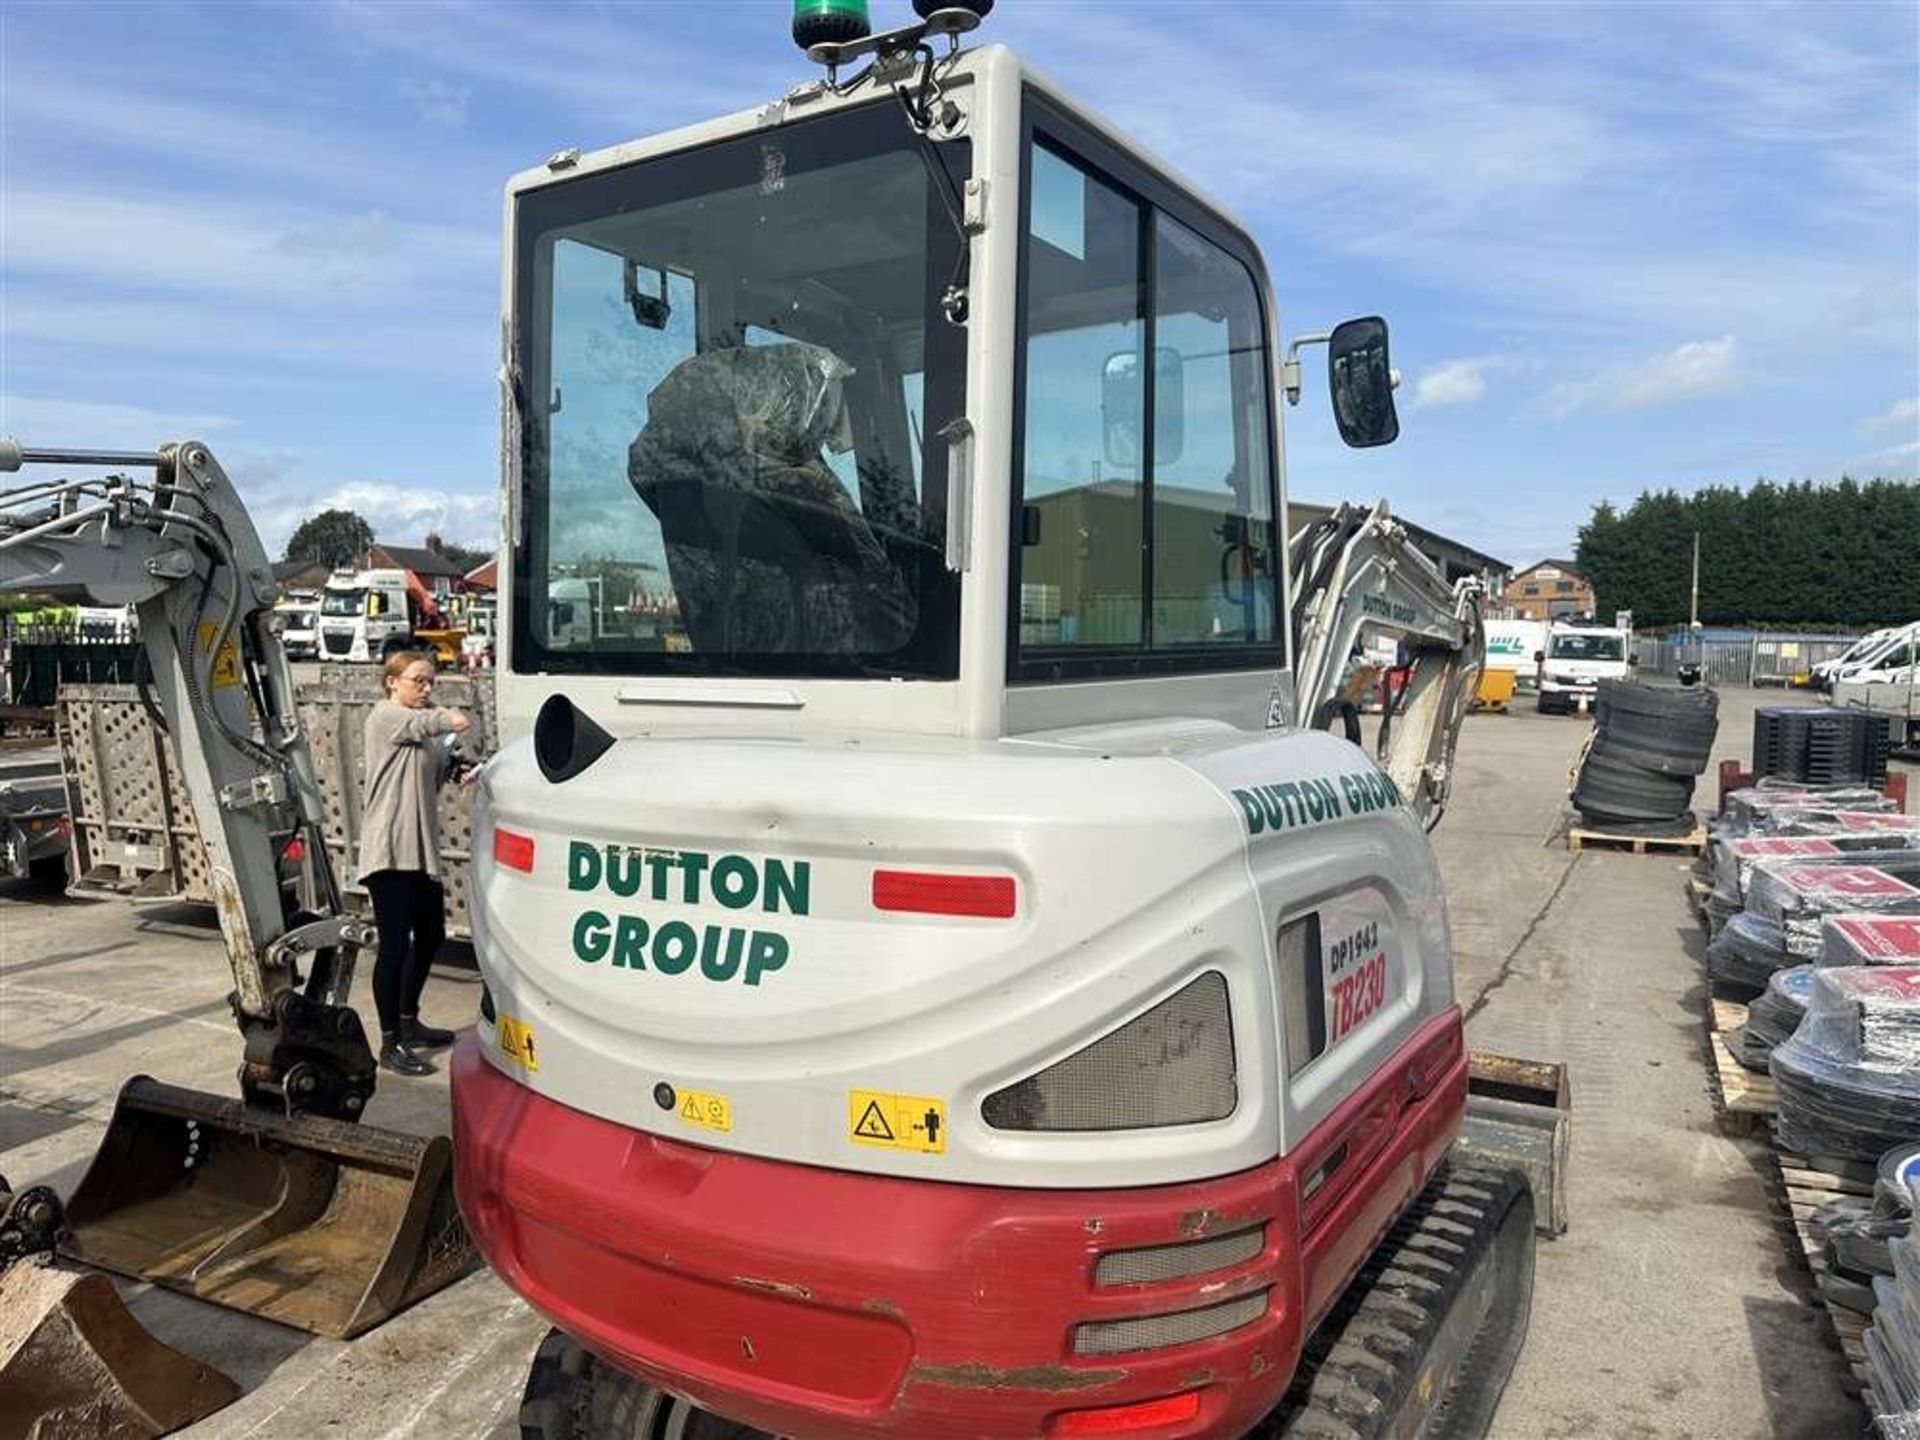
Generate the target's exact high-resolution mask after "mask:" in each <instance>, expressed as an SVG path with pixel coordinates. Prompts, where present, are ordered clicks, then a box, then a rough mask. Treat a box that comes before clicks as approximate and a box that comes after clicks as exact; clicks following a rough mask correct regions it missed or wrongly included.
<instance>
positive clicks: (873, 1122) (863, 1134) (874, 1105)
mask: <svg viewBox="0 0 1920 1440" xmlns="http://www.w3.org/2000/svg"><path fill="white" fill-rule="evenodd" d="M853 1133H854V1134H856V1135H858V1136H859V1137H860V1138H861V1139H863V1140H891V1139H893V1138H894V1134H893V1127H892V1126H891V1125H889V1124H887V1117H886V1116H885V1115H882V1114H881V1113H880V1102H879V1101H877V1100H869V1101H867V1108H866V1109H865V1110H862V1111H861V1112H860V1123H859V1124H858V1125H856V1126H854V1127H853Z"/></svg>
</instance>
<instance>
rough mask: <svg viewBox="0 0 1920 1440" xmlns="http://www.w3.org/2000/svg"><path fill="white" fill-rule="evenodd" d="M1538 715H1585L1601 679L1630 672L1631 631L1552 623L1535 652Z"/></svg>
mask: <svg viewBox="0 0 1920 1440" xmlns="http://www.w3.org/2000/svg"><path fill="white" fill-rule="evenodd" d="M1533 658H1534V660H1535V661H1536V662H1537V663H1538V664H1539V667H1540V670H1539V674H1540V694H1539V698H1538V700H1537V701H1536V702H1535V703H1536V704H1537V706H1538V707H1539V710H1540V713H1541V714H1542V715H1546V714H1552V713H1556V712H1557V713H1559V714H1572V713H1573V712H1575V711H1579V712H1580V713H1582V714H1585V713H1586V711H1587V710H1588V709H1589V708H1590V707H1591V706H1592V704H1593V697H1594V696H1595V695H1596V694H1597V693H1598V692H1599V688H1600V682H1601V681H1602V680H1625V679H1627V678H1628V677H1629V676H1630V675H1632V673H1633V664H1634V661H1633V634H1632V632H1631V631H1627V630H1620V629H1616V628H1614V627H1612V626H1598V625H1569V624H1555V625H1554V627H1553V629H1552V630H1551V631H1550V632H1549V633H1548V635H1547V644H1546V648H1545V649H1544V650H1540V651H1536V652H1535V654H1534V657H1533Z"/></svg>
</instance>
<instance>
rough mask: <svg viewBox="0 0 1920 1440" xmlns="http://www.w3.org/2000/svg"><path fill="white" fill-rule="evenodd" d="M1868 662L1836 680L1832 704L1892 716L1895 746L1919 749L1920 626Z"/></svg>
mask: <svg viewBox="0 0 1920 1440" xmlns="http://www.w3.org/2000/svg"><path fill="white" fill-rule="evenodd" d="M1868 663H1870V664H1871V667H1872V668H1870V669H1858V668H1855V669H1851V670H1850V671H1849V672H1848V673H1845V674H1843V675H1842V676H1841V677H1840V678H1839V679H1838V680H1836V681H1834V683H1833V703H1834V704H1835V705H1837V706H1841V707H1843V708H1845V709H1848V710H1866V711H1869V712H1871V713H1873V714H1875V715H1886V716H1889V717H1890V719H1891V723H1892V725H1893V738H1894V742H1895V743H1896V744H1905V745H1906V746H1908V747H1913V746H1920V626H1909V627H1908V628H1907V629H1906V630H1904V631H1902V632H1899V633H1897V634H1896V635H1895V636H1894V638H1893V641H1892V643H1891V644H1890V645H1883V646H1881V647H1880V648H1878V649H1876V650H1875V651H1874V652H1873V654H1872V656H1870V657H1869V662H1868Z"/></svg>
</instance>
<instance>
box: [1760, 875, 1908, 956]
mask: <svg viewBox="0 0 1920 1440" xmlns="http://www.w3.org/2000/svg"><path fill="white" fill-rule="evenodd" d="M1845 861H1846V863H1843V864H1834V863H1832V862H1831V861H1830V860H1829V861H1824V862H1823V861H1819V860H1808V861H1800V860H1762V861H1760V862H1758V863H1757V864H1756V865H1755V866H1754V869H1753V874H1752V876H1751V878H1750V879H1749V880H1748V882H1747V909H1748V911H1749V912H1750V913H1752V914H1756V915H1759V916H1761V917H1762V918H1763V919H1767V920H1772V921H1774V922H1775V923H1777V924H1778V925H1779V926H1780V930H1781V934H1782V935H1783V936H1784V937H1785V943H1786V948H1787V953H1788V954H1789V955H1794V956H1797V957H1799V958H1800V959H1802V960H1811V959H1814V958H1815V957H1816V956H1818V955H1819V954H1820V943H1821V940H1820V926H1821V922H1822V920H1823V919H1824V918H1825V917H1826V916H1828V915H1836V914H1841V913H1844V912H1846V911H1850V910H1858V911H1872V912H1875V913H1878V914H1888V915H1908V914H1916V913H1920V884H1916V882H1920V850H1909V851H1902V852H1889V851H1884V850H1874V851H1867V852H1863V853H1860V854H1855V855H1850V856H1847V857H1845ZM1869 861H1871V862H1872V863H1868V862H1869Z"/></svg>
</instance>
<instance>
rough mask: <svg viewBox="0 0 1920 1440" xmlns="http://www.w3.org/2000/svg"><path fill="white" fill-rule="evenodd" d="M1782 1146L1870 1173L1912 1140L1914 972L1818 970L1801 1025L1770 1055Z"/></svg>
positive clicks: (1918, 1116) (1916, 1129) (1919, 1109)
mask: <svg viewBox="0 0 1920 1440" xmlns="http://www.w3.org/2000/svg"><path fill="white" fill-rule="evenodd" d="M1771 1069H1772V1071H1773V1079H1774V1083H1775V1085H1776V1086H1777V1087H1778V1088H1779V1093H1780V1110H1779V1115H1778V1121H1777V1123H1778V1134H1779V1138H1780V1145H1781V1147H1782V1148H1783V1149H1786V1150H1791V1151H1793V1152H1795V1153H1796V1154H1800V1155H1804V1156H1806V1157H1807V1158H1808V1159H1809V1160H1810V1161H1812V1162H1813V1163H1815V1164H1819V1165H1823V1166H1836V1165H1837V1166H1838V1167H1839V1168H1840V1169H1841V1170H1842V1172H1843V1173H1844V1171H1845V1170H1846V1169H1847V1168H1849V1167H1859V1166H1862V1165H1865V1166H1872V1165H1874V1164H1876V1163H1877V1162H1878V1161H1879V1159H1880V1157H1881V1156H1882V1155H1883V1154H1885V1153H1886V1152H1887V1151H1888V1150H1891V1149H1893V1148H1894V1147H1895V1146H1899V1145H1905V1144H1908V1143H1910V1142H1912V1141H1913V1140H1914V1139H1915V1137H1917V1136H1920V968H1916V967H1914V966H1906V965H1884V966H1867V967H1850V968H1846V969H1834V970H1817V971H1816V972H1815V973H1814V979H1813V985H1812V988H1811V989H1810V990H1809V991H1808V994H1807V1013H1806V1016H1805V1017H1804V1018H1803V1019H1802V1020H1801V1022H1800V1025H1799V1028H1798V1029H1796V1030H1795V1031H1794V1033H1793V1034H1792V1036H1791V1037H1789V1038H1788V1039H1787V1040H1786V1041H1784V1042H1783V1043H1782V1044H1780V1045H1778V1046H1776V1047H1775V1048H1774V1051H1773V1056H1772V1062H1771Z"/></svg>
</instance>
